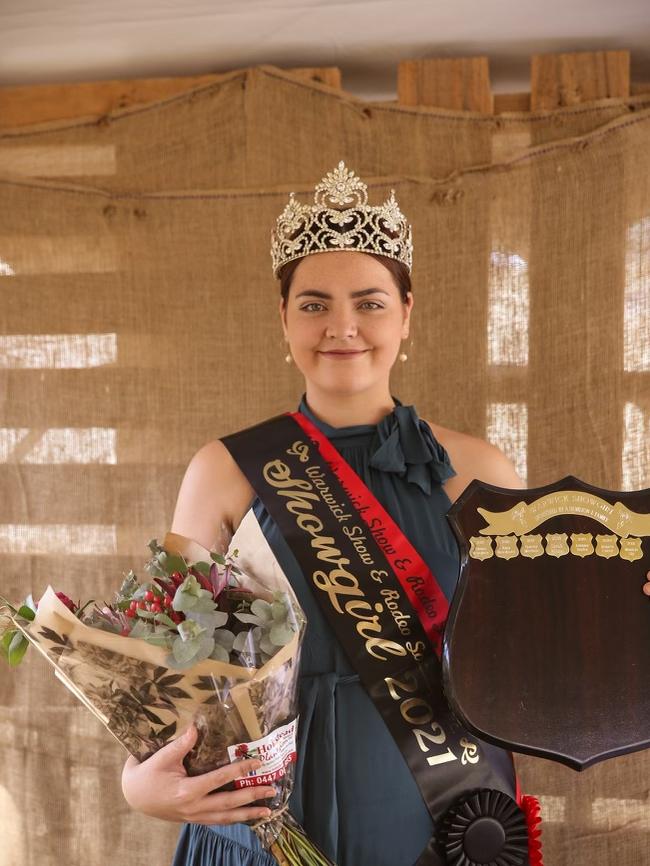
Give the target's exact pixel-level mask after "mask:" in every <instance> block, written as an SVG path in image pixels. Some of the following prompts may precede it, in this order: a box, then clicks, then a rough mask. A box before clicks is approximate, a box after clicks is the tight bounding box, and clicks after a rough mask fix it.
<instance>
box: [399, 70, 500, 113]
mask: <svg viewBox="0 0 650 866" xmlns="http://www.w3.org/2000/svg"><path fill="white" fill-rule="evenodd" d="M397 100H398V102H399V103H400V105H409V106H416V105H428V106H435V107H437V108H451V109H455V110H457V111H480V112H482V113H483V114H492V113H493V112H494V99H493V95H492V91H491V89H490V71H489V61H488V58H487V57H452V58H438V57H432V58H429V59H426V60H404V61H402V62H401V63H400V64H399V65H398V67H397Z"/></svg>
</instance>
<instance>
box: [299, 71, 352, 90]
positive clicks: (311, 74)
mask: <svg viewBox="0 0 650 866" xmlns="http://www.w3.org/2000/svg"><path fill="white" fill-rule="evenodd" d="M286 71H287V72H291V73H292V75H297V76H298V77H299V78H306V79H307V80H308V81H317V82H318V83H319V84H327V85H329V86H330V87H335V88H336V89H337V90H340V89H341V70H340V69H339V68H338V66H323V67H321V68H320V69H319V68H318V67H307V66H303V67H299V66H296V67H293V68H291V69H287V70H286Z"/></svg>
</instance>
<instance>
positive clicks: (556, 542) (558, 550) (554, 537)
mask: <svg viewBox="0 0 650 866" xmlns="http://www.w3.org/2000/svg"><path fill="white" fill-rule="evenodd" d="M546 552H547V553H548V555H549V556H556V557H560V556H566V555H567V553H568V552H569V545H568V544H567V534H566V532H549V533H548V534H547V536H546Z"/></svg>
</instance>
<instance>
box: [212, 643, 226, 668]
mask: <svg viewBox="0 0 650 866" xmlns="http://www.w3.org/2000/svg"><path fill="white" fill-rule="evenodd" d="M210 658H211V659H216V660H217V661H219V662H226V663H227V662H229V661H230V653H229V652H228V650H227V649H226V648H225V647H224V646H222V644H220V643H218V642H216V641H215V644H214V649H213V650H212V652H211V653H210Z"/></svg>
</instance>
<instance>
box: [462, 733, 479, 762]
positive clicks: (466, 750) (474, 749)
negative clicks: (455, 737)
mask: <svg viewBox="0 0 650 866" xmlns="http://www.w3.org/2000/svg"><path fill="white" fill-rule="evenodd" d="M458 742H459V743H460V745H461V746H462V747H463V754H462V755H461V756H460V762H461V764H463V765H465V764H477V763H478V760H479V757H480V755H479V754H478V746H477V745H476V743H473V742H472V741H471V740H468V739H467V737H461V739H460V740H459V741H458Z"/></svg>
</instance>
